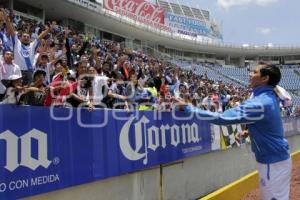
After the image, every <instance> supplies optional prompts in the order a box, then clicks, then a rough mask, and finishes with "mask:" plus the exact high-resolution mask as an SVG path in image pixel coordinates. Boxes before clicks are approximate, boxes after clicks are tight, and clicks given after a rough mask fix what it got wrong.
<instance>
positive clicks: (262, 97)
mask: <svg viewBox="0 0 300 200" xmlns="http://www.w3.org/2000/svg"><path fill="white" fill-rule="evenodd" d="M273 89H274V88H273V87H271V86H260V87H257V88H255V89H254V90H253V97H252V98H250V99H248V100H247V101H245V102H243V103H242V104H241V105H240V106H238V107H235V108H232V109H229V110H226V111H225V112H224V113H213V112H209V111H204V110H201V109H198V108H193V107H191V106H188V107H186V108H185V111H186V112H195V113H196V114H197V115H198V116H199V117H201V119H203V120H208V121H209V122H211V123H214V124H217V125H230V124H241V123H244V124H248V128H249V134H250V138H251V141H252V143H251V148H252V151H253V152H254V154H255V157H256V161H257V162H259V163H263V164H270V163H275V162H279V161H283V160H286V159H288V158H289V157H290V155H289V152H288V150H289V147H288V142H287V140H286V139H285V138H284V130H283V124H282V119H281V115H280V108H279V99H278V97H277V96H276V94H275V92H274V90H273Z"/></svg>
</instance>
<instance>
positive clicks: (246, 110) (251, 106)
mask: <svg viewBox="0 0 300 200" xmlns="http://www.w3.org/2000/svg"><path fill="white" fill-rule="evenodd" d="M185 112H187V113H195V114H196V115H197V116H198V117H199V119H202V120H205V121H208V122H210V123H213V124H217V125H230V124H245V123H254V122H255V121H258V120H261V119H263V118H264V114H265V113H264V106H263V105H262V104H261V103H259V102H254V101H251V100H248V101H246V102H244V103H243V104H241V105H240V106H238V107H235V108H231V109H229V110H226V111H225V112H224V113H217V112H210V111H205V110H202V109H199V108H195V107H193V106H186V108H185Z"/></svg>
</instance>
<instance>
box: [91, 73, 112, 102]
mask: <svg viewBox="0 0 300 200" xmlns="http://www.w3.org/2000/svg"><path fill="white" fill-rule="evenodd" d="M107 80H108V77H106V76H96V77H95V78H94V81H93V93H94V96H93V101H94V104H96V105H97V104H101V101H102V99H103V98H104V97H105V95H106V93H105V91H104V92H103V90H102V89H103V87H104V86H105V87H106V88H108V86H107ZM106 92H108V91H106Z"/></svg>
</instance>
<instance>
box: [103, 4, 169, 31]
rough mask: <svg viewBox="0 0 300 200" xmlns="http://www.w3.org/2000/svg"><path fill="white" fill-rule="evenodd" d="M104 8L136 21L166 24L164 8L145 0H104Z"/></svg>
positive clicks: (159, 24)
mask: <svg viewBox="0 0 300 200" xmlns="http://www.w3.org/2000/svg"><path fill="white" fill-rule="evenodd" d="M103 4H104V8H105V9H107V10H110V11H113V12H116V13H118V14H120V15H124V16H127V17H129V18H131V19H134V20H136V21H139V22H142V23H145V24H149V25H153V26H156V27H157V26H164V23H165V21H164V20H165V13H164V9H163V8H161V7H159V6H157V5H155V4H152V3H149V2H147V1H144V0H104V1H103Z"/></svg>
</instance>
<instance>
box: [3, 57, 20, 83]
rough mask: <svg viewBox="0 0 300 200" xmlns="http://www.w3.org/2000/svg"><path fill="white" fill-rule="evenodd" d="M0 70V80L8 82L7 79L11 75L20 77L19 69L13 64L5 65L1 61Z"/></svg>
mask: <svg viewBox="0 0 300 200" xmlns="http://www.w3.org/2000/svg"><path fill="white" fill-rule="evenodd" d="M0 69H1V72H0V73H1V75H2V80H9V77H10V76H11V75H18V76H22V73H21V70H20V67H19V66H18V65H16V64H14V63H12V64H7V63H5V62H4V61H3V60H1V61H0Z"/></svg>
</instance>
